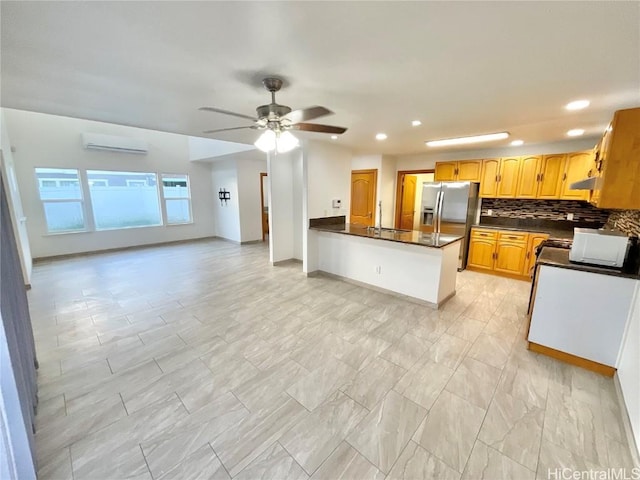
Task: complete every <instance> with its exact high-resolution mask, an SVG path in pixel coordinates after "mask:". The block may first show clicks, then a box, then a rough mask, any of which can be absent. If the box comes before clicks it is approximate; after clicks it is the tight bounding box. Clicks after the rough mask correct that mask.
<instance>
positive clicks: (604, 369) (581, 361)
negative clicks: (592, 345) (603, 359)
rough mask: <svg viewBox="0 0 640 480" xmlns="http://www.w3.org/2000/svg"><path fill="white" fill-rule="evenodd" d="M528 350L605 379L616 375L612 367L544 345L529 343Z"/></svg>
mask: <svg viewBox="0 0 640 480" xmlns="http://www.w3.org/2000/svg"><path fill="white" fill-rule="evenodd" d="M528 348H529V350H531V351H532V352H536V353H541V354H542V355H546V356H547V357H551V358H555V359H556V360H560V361H561V362H565V363H569V364H571V365H575V366H576V367H581V368H584V369H586V370H591V371H592V372H596V373H599V374H601V375H605V376H607V377H613V375H614V373H616V369H615V368H614V367H610V366H608V365H603V364H602V363H598V362H594V361H593V360H587V359H586V358H582V357H577V356H576V355H571V354H570V353H566V352H561V351H560V350H556V349H555V348H550V347H545V346H544V345H540V344H537V343H534V342H529V346H528Z"/></svg>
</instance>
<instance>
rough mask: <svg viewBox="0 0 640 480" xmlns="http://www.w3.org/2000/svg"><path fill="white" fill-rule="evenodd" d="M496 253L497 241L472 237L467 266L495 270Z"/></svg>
mask: <svg viewBox="0 0 640 480" xmlns="http://www.w3.org/2000/svg"><path fill="white" fill-rule="evenodd" d="M495 252H496V240H495V239H491V238H482V237H471V240H470V241H469V257H468V259H467V265H469V266H471V267H475V268H481V269H484V270H493V265H494V257H495Z"/></svg>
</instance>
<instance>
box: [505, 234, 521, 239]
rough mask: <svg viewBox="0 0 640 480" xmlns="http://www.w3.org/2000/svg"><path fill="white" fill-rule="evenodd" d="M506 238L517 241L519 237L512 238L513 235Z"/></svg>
mask: <svg viewBox="0 0 640 480" xmlns="http://www.w3.org/2000/svg"><path fill="white" fill-rule="evenodd" d="M507 238H510V239H512V240H517V239H518V238H520V237H516V236H514V235H509V236H508V237H507Z"/></svg>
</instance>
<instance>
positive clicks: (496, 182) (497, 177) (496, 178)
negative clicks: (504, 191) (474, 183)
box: [496, 175, 498, 183]
mask: <svg viewBox="0 0 640 480" xmlns="http://www.w3.org/2000/svg"><path fill="white" fill-rule="evenodd" d="M496 183H498V175H496Z"/></svg>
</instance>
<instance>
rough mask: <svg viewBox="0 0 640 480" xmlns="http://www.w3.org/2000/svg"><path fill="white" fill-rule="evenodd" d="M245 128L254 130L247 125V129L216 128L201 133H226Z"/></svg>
mask: <svg viewBox="0 0 640 480" xmlns="http://www.w3.org/2000/svg"><path fill="white" fill-rule="evenodd" d="M245 128H256V127H255V126H254V125H249V126H248V127H231V128H218V129H216V130H205V131H204V132H202V133H217V132H228V131H229V130H242V129H245Z"/></svg>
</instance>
